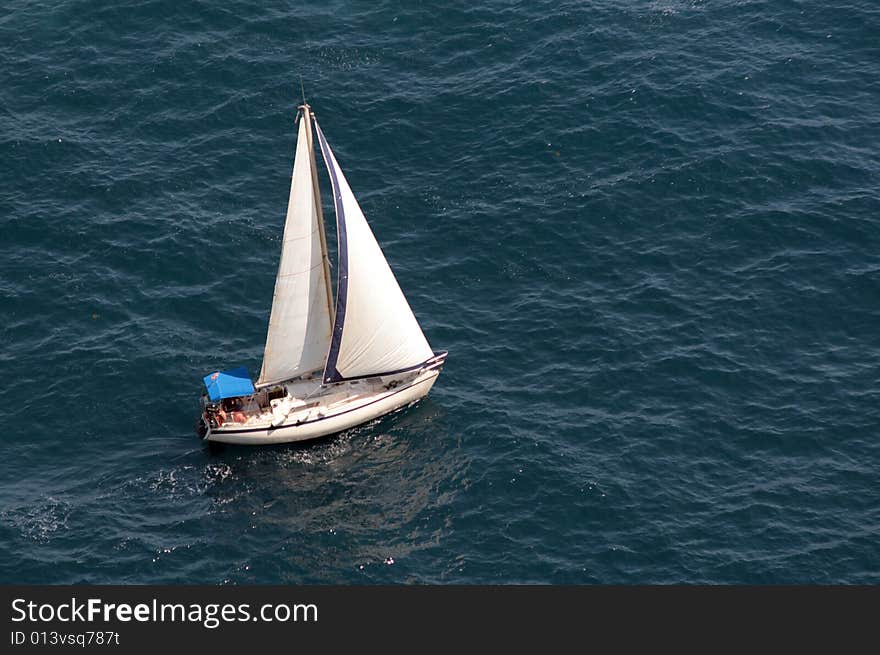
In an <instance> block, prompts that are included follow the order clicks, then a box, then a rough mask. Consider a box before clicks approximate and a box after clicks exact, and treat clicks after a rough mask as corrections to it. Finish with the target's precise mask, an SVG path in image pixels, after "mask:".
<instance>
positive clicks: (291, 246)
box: [257, 109, 331, 386]
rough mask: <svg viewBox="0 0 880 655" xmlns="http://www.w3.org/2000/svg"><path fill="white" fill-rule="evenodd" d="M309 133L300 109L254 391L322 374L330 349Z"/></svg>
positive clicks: (307, 122) (321, 228)
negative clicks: (269, 305) (258, 371)
mask: <svg viewBox="0 0 880 655" xmlns="http://www.w3.org/2000/svg"><path fill="white" fill-rule="evenodd" d="M309 128H310V126H309V119H308V109H305V110H304V112H303V114H302V116H301V118H300V125H299V134H298V136H297V143H296V159H295V160H294V164H293V179H292V181H291V185H290V200H289V201H288V205H287V220H286V222H285V224H284V237H283V243H282V246H281V261H280V262H279V264H278V276H277V277H276V278H275V296H274V299H273V301H272V311H271V314H270V316H269V333H268V335H267V336H266V349H265V352H264V354H263V368H262V370H261V371H260V379H259V380H258V381H257V386H265V385H267V384H273V383H276V382H282V381H284V380H289V379H290V378H293V377H296V376H299V375H304V374H306V373H309V372H311V371H315V370H318V369H323V367H324V364H325V359H326V356H327V350H328V348H329V346H330V335H331V319H330V311H331V307H330V304H329V297H330V296H329V291H328V289H329V287H328V286H327V284H328V280H327V277H326V268H325V266H324V257H325V253H324V251H323V249H322V245H321V244H322V240H323V226H322V225H321V224H320V223H319V210H318V207H317V205H316V200H315V198H316V195H317V194H316V193H315V188H316V187H315V185H316V184H317V179H315V178H314V177H313V164H312V161H313V159H312V158H313V157H314V151H313V150H312V144H311V139H310V136H311V134H310V133H311V130H310V129H309Z"/></svg>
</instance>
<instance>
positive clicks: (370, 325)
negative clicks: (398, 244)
mask: <svg viewBox="0 0 880 655" xmlns="http://www.w3.org/2000/svg"><path fill="white" fill-rule="evenodd" d="M315 132H316V134H317V135H318V143H319V144H320V146H321V153H322V155H323V156H324V162H325V164H326V165H327V169H328V171H329V173H330V181H331V183H332V185H333V202H334V207H335V209H336V227H337V237H338V241H339V249H338V250H339V265H338V275H339V279H338V286H337V295H336V317H335V322H334V325H333V336H332V340H331V343H330V350H329V355H328V357H327V365H326V367H325V369H324V382H338V381H341V380H345V379H350V378H357V377H363V376H369V375H375V374H379V373H388V372H392V371H401V370H404V369H407V368H412V367H415V366H417V365H418V364H421V363H422V362H424V361H425V360H427V359H429V358H430V357H431V356H432V355H433V352H432V351H431V347H430V346H429V345H428V341H427V339H425V335H424V334H423V333H422V329H421V327H419V323H418V321H417V320H416V317H415V316H414V315H413V313H412V310H411V309H410V307H409V303H408V302H407V301H406V298H405V297H404V295H403V292H402V291H401V290H400V286H399V285H398V283H397V280H396V279H395V277H394V274H393V273H392V272H391V268H390V267H389V266H388V262H387V261H386V260H385V256H384V255H383V254H382V249H381V248H380V247H379V244H378V242H377V241H376V238H375V237H374V236H373V232H372V230H370V226H369V225H368V224H367V220H366V218H365V217H364V214H363V212H362V211H361V208H360V206H359V205H358V203H357V200H356V199H355V197H354V194H353V193H352V191H351V188H350V187H349V186H348V182H347V181H346V179H345V176H344V175H343V173H342V171H341V170H340V168H339V164H338V163H337V162H336V158H335V157H334V155H333V152H332V151H331V150H330V146H329V145H328V144H327V141H326V139H325V138H324V134H323V132H322V131H321V128H320V127H319V126H318V123H317V121H315Z"/></svg>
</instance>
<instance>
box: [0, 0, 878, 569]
mask: <svg viewBox="0 0 880 655" xmlns="http://www.w3.org/2000/svg"><path fill="white" fill-rule="evenodd" d="M441 4H442V5H443V7H442V8H438V7H432V6H430V5H427V4H422V3H407V2H378V3H372V2H371V3H366V2H346V1H341V0H337V1H334V2H329V3H328V2H321V3H312V6H310V7H303V6H300V3H251V2H240V1H239V2H227V3H220V4H217V3H207V2H194V3H180V2H171V1H168V0H121V1H120V2H116V3H104V2H93V1H79V2H74V1H73V0H67V1H59V2H54V3H33V2H24V1H13V2H9V3H6V5H5V6H4V7H5V9H4V12H3V13H2V16H0V68H2V73H3V77H2V79H3V84H2V85H0V159H2V162H3V169H2V171H3V172H2V176H0V235H2V239H0V312H2V323H0V373H2V380H3V381H2V387H0V391H2V405H3V410H2V418H3V422H2V426H3V429H2V432H0V581H2V582H29V583H69V582H95V583H98V582H102V583H109V582H116V583H152V582H174V583H177V582H228V583H249V582H258V583H270V582H274V583H277V582H281V583H301V582H327V583H331V582H332V583H339V582H341V583H378V582H404V583H410V582H415V583H433V582H439V583H495V582H504V583H506V582H529V583H531V582H550V583H584V582H586V583H592V582H602V583H672V582H694V583H696V582H712V583H781V582H826V583H830V582H842V583H857V582H860V583H877V582H880V546H878V543H880V443H878V438H880V334H878V331H880V199H878V198H880V190H878V186H880V110H878V107H880V6H878V5H877V3H876V2H873V1H872V0H851V1H842V2H833V3H830V4H828V3H817V2H794V1H791V0H783V1H781V2H769V1H765V2H757V1H738V0H727V1H724V0H722V1H720V2H701V1H699V0H658V1H651V0H645V1H635V0H633V1H630V2H613V1H611V0H603V1H599V2H588V3H581V2H485V3H478V5H479V6H476V5H475V4H474V3H470V2H446V3H441ZM300 76H302V79H303V81H304V84H305V89H306V94H307V96H308V99H309V101H310V103H311V104H312V106H313V108H314V111H315V113H316V115H317V117H318V119H319V120H320V122H321V125H322V127H323V129H324V131H325V133H326V134H327V137H328V139H329V141H330V143H331V145H332V146H333V147H334V150H335V151H336V154H337V158H338V159H339V162H340V164H341V166H342V167H343V169H344V170H345V171H346V174H347V176H348V179H349V181H350V183H351V185H352V187H353V189H354V191H355V193H356V194H357V195H358V198H359V199H360V201H361V205H362V207H363V209H364V211H365V213H366V215H367V217H368V219H369V220H370V221H371V223H372V225H373V228H374V231H375V233H376V235H377V237H378V238H379V240H380V242H381V243H382V244H383V247H384V248H385V252H386V254H387V256H388V259H389V261H390V262H391V265H392V267H393V268H394V269H395V271H396V273H397V276H398V278H399V280H400V283H401V286H402V287H403V289H404V291H405V292H406V294H407V296H408V298H409V300H410V303H411V305H412V307H413V309H414V311H415V313H416V315H417V316H418V317H419V320H420V322H421V324H422V326H423V328H424V329H425V332H426V333H427V335H428V338H429V340H430V342H431V345H432V346H433V347H434V348H437V349H448V350H449V351H450V356H449V360H448V363H447V366H446V370H445V371H444V372H443V374H442V375H441V377H440V379H439V381H438V383H437V385H436V386H435V388H434V390H433V391H432V393H431V395H430V396H429V397H428V398H427V399H426V400H425V401H423V402H422V403H420V404H419V405H418V406H416V407H414V408H412V409H411V410H408V411H406V412H404V413H399V414H396V415H394V416H392V417H389V418H386V419H383V420H380V421H378V422H376V423H374V424H372V425H368V426H366V427H361V428H358V429H354V430H351V431H349V432H346V433H344V434H341V435H338V436H335V437H332V438H330V439H327V440H324V441H321V442H318V443H316V444H313V445H307V446H299V447H275V448H254V449H246V448H232V447H229V448H225V449H221V450H216V451H214V450H209V449H208V448H206V447H205V446H203V445H202V444H201V443H200V442H199V441H198V439H197V438H196V436H195V435H194V433H193V424H194V421H195V418H196V415H197V408H198V404H197V403H198V397H199V394H200V393H201V387H200V379H201V376H202V375H204V374H205V373H207V372H209V371H212V370H215V369H216V368H218V367H225V366H232V365H237V364H246V365H247V366H248V367H249V369H250V370H251V372H252V373H254V374H256V373H257V372H258V371H259V366H260V361H261V356H262V348H263V344H264V339H265V333H266V325H267V320H268V312H269V306H270V303H271V298H272V290H273V284H274V276H275V271H276V267H277V257H278V253H279V249H280V237H281V227H282V222H283V218H284V214H285V210H286V202H287V194H288V184H289V179H290V168H291V162H292V158H293V151H294V141H295V128H294V126H293V118H294V116H295V113H296V105H297V104H298V102H299V94H300ZM325 187H326V185H325ZM325 201H329V192H327V191H326V188H325ZM325 211H326V213H327V215H328V217H330V218H332V209H331V207H330V206H329V205H328V206H327V207H325ZM332 234H333V233H332V231H331V236H332Z"/></svg>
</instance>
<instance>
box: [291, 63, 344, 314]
mask: <svg viewBox="0 0 880 655" xmlns="http://www.w3.org/2000/svg"><path fill="white" fill-rule="evenodd" d="M300 82H302V80H300ZM299 109H300V111H301V112H302V114H301V116H300V120H303V119H305V121H306V136H307V138H308V140H309V167H310V168H311V171H312V191H313V193H314V195H315V208H316V209H317V212H318V234H319V236H320V237H321V260H322V261H323V263H324V291H325V293H326V296H327V309H328V311H329V312H330V324H331V325H333V321H334V319H335V317H336V305H335V303H334V302H333V291H332V290H331V289H330V256H329V255H328V254H327V233H326V231H325V229H324V211H323V210H322V209H321V187H320V185H319V183H318V167H317V164H316V162H315V146H314V143H313V142H312V118H314V114H312V108H311V107H310V106H309V105H308V103H307V102H306V101H305V93H303V104H301V105H300V106H299Z"/></svg>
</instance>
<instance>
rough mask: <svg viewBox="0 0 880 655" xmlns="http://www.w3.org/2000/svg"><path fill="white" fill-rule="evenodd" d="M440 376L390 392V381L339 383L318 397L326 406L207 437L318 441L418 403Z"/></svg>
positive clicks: (419, 377)
mask: <svg viewBox="0 0 880 655" xmlns="http://www.w3.org/2000/svg"><path fill="white" fill-rule="evenodd" d="M439 374H440V370H439V368H438V369H433V370H422V371H420V372H419V373H418V374H416V375H415V376H411V377H407V378H406V379H403V380H399V381H398V380H395V382H399V383H398V384H397V386H394V387H393V388H391V389H388V388H386V386H387V384H388V382H390V381H391V378H387V379H386V378H376V379H374V380H372V381H370V380H366V381H360V382H355V383H353V384H352V383H340V384H339V385H334V386H333V387H331V388H329V389H328V391H327V393H325V394H322V395H321V396H318V397H317V398H318V399H319V400H323V399H326V403H325V402H321V403H319V404H317V405H315V403H311V405H312V406H311V407H308V406H303V409H301V410H297V409H296V407H294V409H293V410H291V411H289V413H288V415H287V416H286V417H284V418H283V420H282V421H280V422H279V421H277V420H276V421H275V422H276V425H275V426H273V425H271V424H270V423H269V422H268V421H262V423H263V424H262V425H259V423H260V421H259V420H256V421H255V420H251V421H249V422H248V423H247V424H241V425H237V424H234V423H228V424H224V425H222V426H220V427H212V428H211V429H209V430H208V431H207V433H206V434H205V437H204V438H205V440H207V441H214V442H219V443H228V444H246V445H255V446H256V445H265V444H280V443H291V442H296V441H306V440H308V439H316V438H318V437H323V436H325V435H328V434H334V433H336V432H341V431H342V430H347V429H349V428H352V427H354V426H356V425H360V424H362V423H366V422H367V421H371V420H373V419H375V418H378V417H380V416H383V415H385V414H388V413H389V412H393V411H394V410H396V409H400V408H401V407H405V406H407V405H410V404H412V403H415V402H416V401H418V400H419V399H421V398H423V397H424V396H426V395H427V394H428V392H429V391H430V390H431V387H432V386H434V382H436V380H437V376H438V375H439ZM397 377H398V378H399V376H397ZM313 384H314V383H313ZM301 386H302V385H301ZM313 398H315V397H314V396H313Z"/></svg>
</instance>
